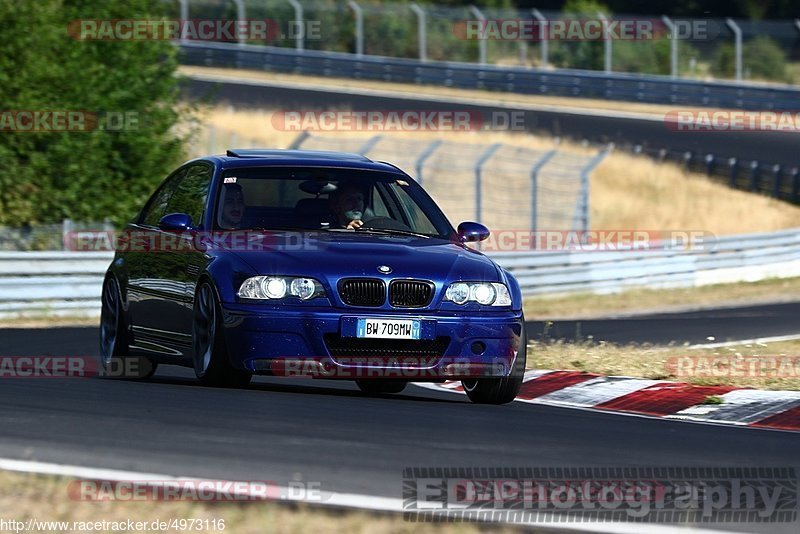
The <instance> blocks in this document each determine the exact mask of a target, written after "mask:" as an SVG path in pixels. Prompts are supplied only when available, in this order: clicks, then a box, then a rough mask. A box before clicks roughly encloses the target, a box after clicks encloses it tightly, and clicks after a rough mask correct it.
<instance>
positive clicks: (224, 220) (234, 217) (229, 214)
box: [219, 184, 246, 230]
mask: <svg viewBox="0 0 800 534" xmlns="http://www.w3.org/2000/svg"><path fill="white" fill-rule="evenodd" d="M222 193H223V197H222V206H221V208H222V209H221V210H220V217H219V225H220V227H222V228H223V229H225V230H238V229H239V228H241V224H242V217H243V216H244V210H245V208H246V206H245V203H244V191H243V190H242V186H241V185H239V184H224V189H223V191H222Z"/></svg>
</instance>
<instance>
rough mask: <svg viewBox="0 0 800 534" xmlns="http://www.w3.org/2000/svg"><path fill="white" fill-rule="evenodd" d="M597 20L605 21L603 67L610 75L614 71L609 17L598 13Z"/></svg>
mask: <svg viewBox="0 0 800 534" xmlns="http://www.w3.org/2000/svg"><path fill="white" fill-rule="evenodd" d="M597 18H599V19H600V20H602V21H603V38H604V42H603V51H604V54H603V55H604V61H603V67H604V70H605V71H606V72H607V73H610V72H611V70H612V65H611V37H610V34H609V31H608V17H606V16H605V15H604V14H603V13H600V12H598V13H597Z"/></svg>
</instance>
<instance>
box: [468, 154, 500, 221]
mask: <svg viewBox="0 0 800 534" xmlns="http://www.w3.org/2000/svg"><path fill="white" fill-rule="evenodd" d="M501 146H503V145H502V144H501V143H495V144H493V145H491V146H490V147H489V148H487V149H486V150H485V151H484V152H483V154H481V157H479V158H478V161H476V162H475V222H481V170H482V168H483V164H484V163H486V162H487V161H488V160H489V158H491V157H492V154H494V153H495V152H497V149H499V148H500V147H501Z"/></svg>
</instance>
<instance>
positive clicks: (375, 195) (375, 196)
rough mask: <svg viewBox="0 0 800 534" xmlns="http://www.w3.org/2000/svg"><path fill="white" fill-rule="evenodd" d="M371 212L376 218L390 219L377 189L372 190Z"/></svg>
mask: <svg viewBox="0 0 800 534" xmlns="http://www.w3.org/2000/svg"><path fill="white" fill-rule="evenodd" d="M372 211H373V212H374V213H375V216H376V217H391V215H389V210H388V209H387V208H386V204H385V203H384V202H383V197H381V193H380V191H378V188H377V187H375V188H373V189H372Z"/></svg>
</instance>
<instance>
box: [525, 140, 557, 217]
mask: <svg viewBox="0 0 800 534" xmlns="http://www.w3.org/2000/svg"><path fill="white" fill-rule="evenodd" d="M556 152H558V149H557V148H554V149H553V150H550V151H549V152H546V153H545V154H544V155H543V156H542V157H541V158H539V159H538V160H537V161H536V163H534V164H533V166H532V167H531V231H533V232H535V231H536V229H537V226H538V224H537V214H538V213H537V212H538V202H539V171H540V170H542V167H544V166H545V165H546V164H547V162H548V161H550V160H551V159H552V158H553V156H555V155H556Z"/></svg>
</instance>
